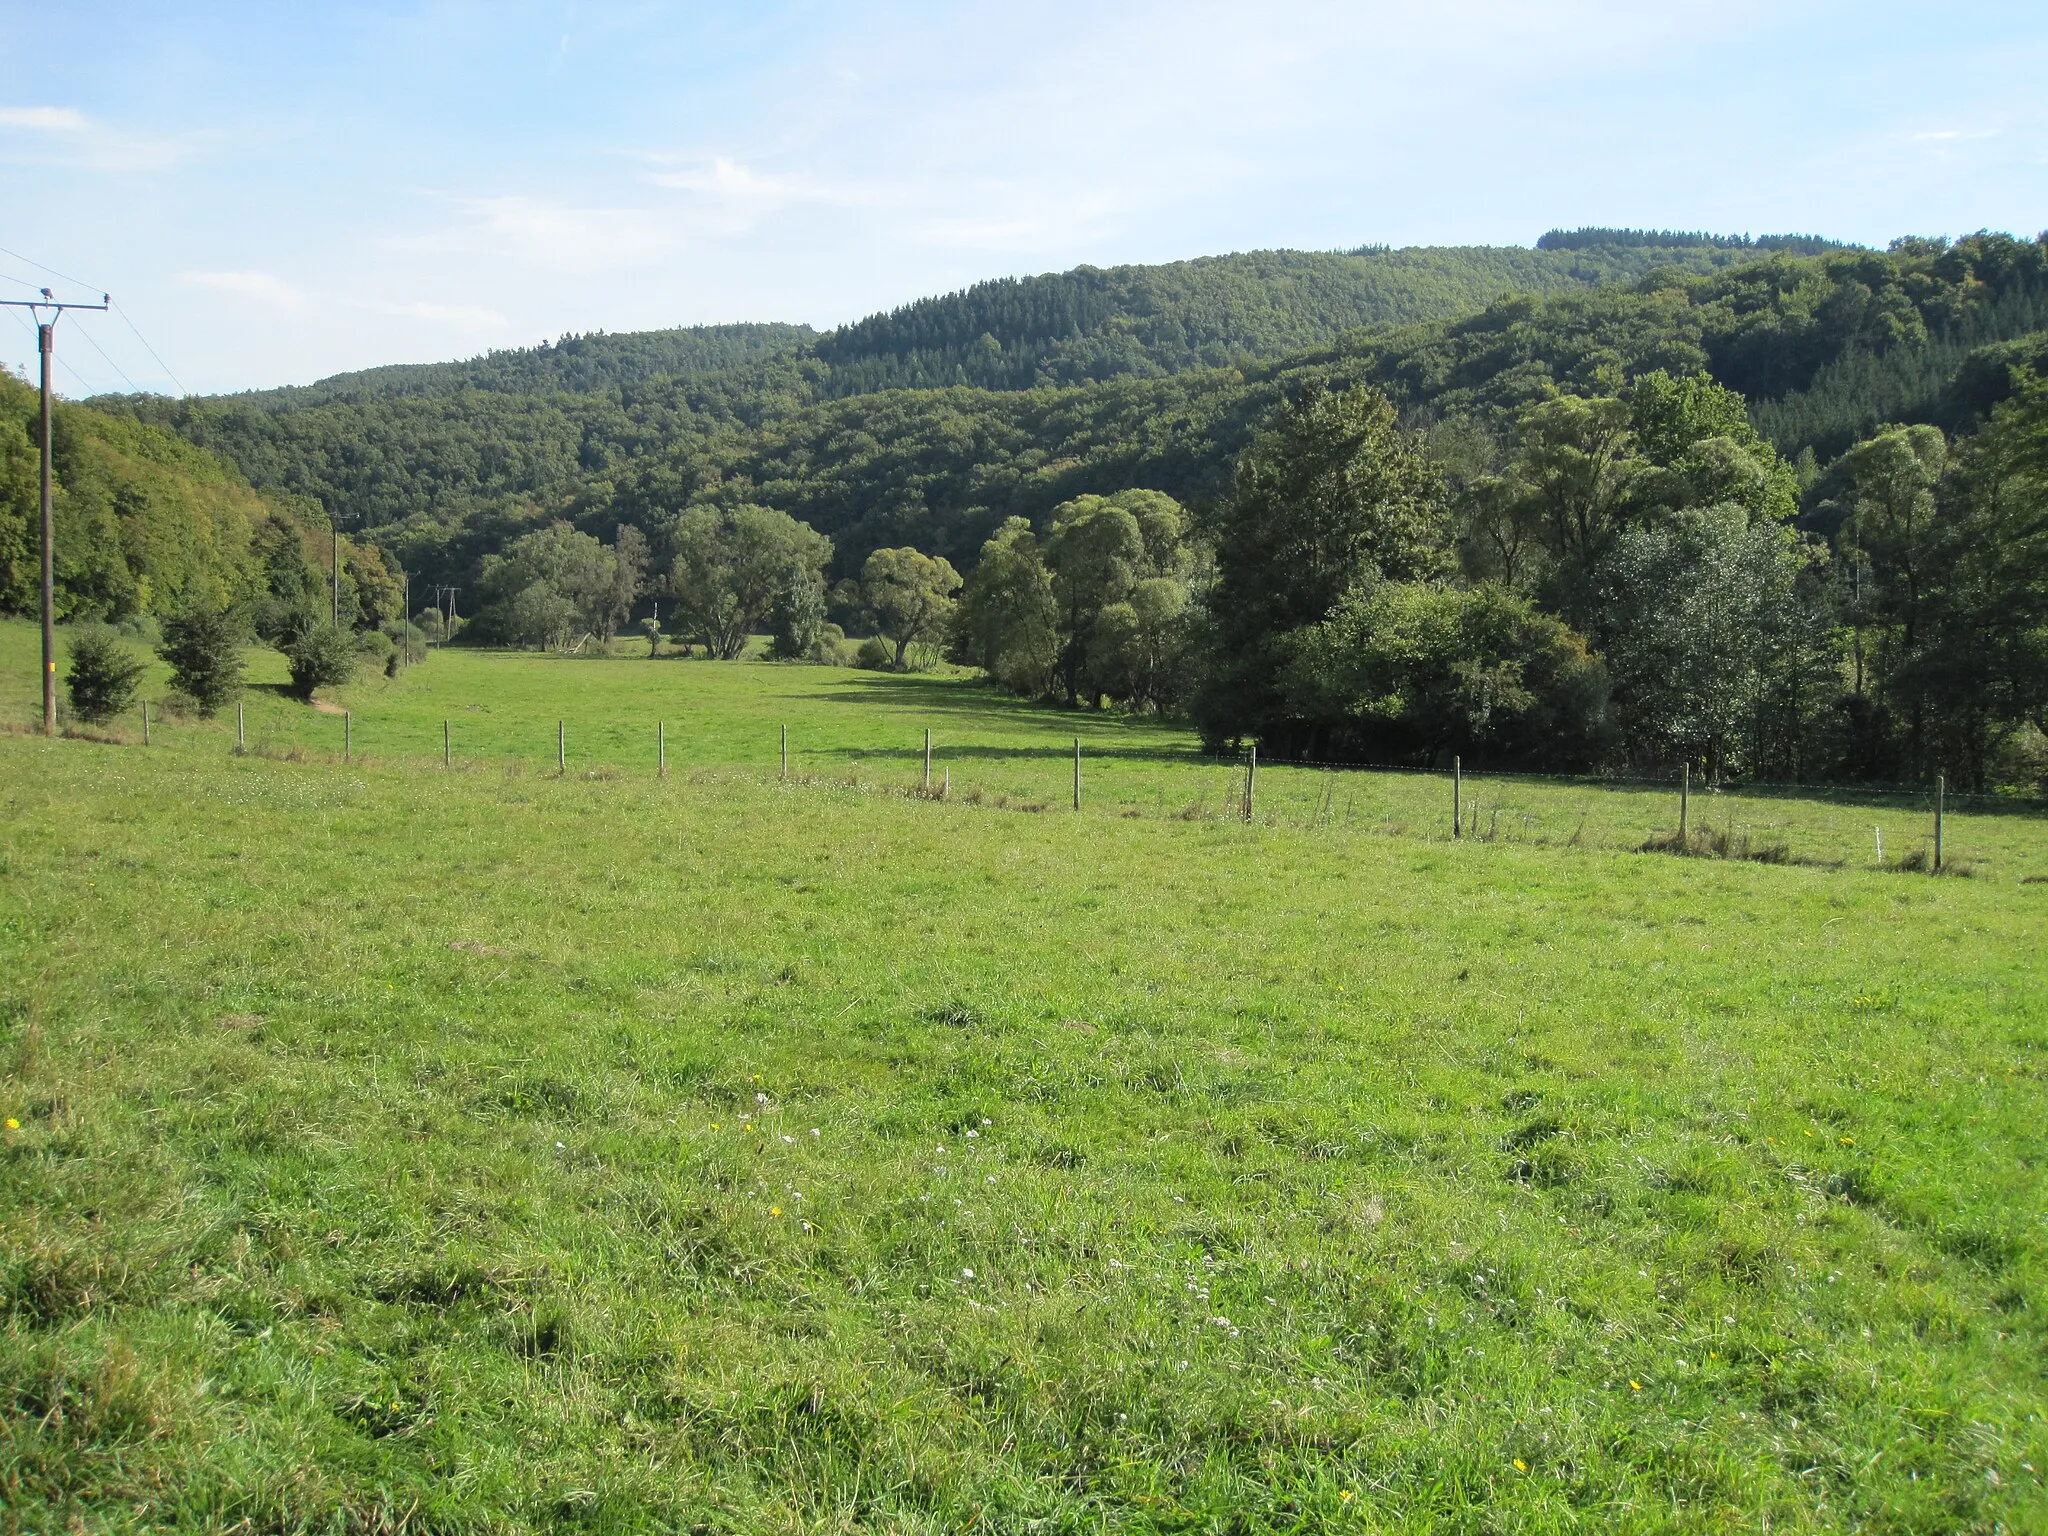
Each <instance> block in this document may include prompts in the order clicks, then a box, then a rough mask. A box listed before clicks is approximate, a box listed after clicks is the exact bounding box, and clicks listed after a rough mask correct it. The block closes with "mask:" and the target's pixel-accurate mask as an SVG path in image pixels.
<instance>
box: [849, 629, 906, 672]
mask: <svg viewBox="0 0 2048 1536" xmlns="http://www.w3.org/2000/svg"><path fill="white" fill-rule="evenodd" d="M853 664H854V665H855V666H856V667H865V668H866V669H867V670H868V671H870V672H894V671H895V670H896V648H895V647H894V646H892V645H891V644H889V642H888V641H886V640H884V639H883V638H882V637H881V636H880V635H873V636H870V637H869V638H868V639H866V640H863V641H861V643H860V649H859V650H858V651H856V652H854V655H853Z"/></svg>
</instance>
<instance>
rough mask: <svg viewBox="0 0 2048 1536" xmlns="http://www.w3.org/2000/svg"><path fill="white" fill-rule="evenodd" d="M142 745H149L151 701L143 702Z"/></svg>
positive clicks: (145, 700)
mask: <svg viewBox="0 0 2048 1536" xmlns="http://www.w3.org/2000/svg"><path fill="white" fill-rule="evenodd" d="M142 744H143V745H144V746H145V747H146V746H148V745H149V700H147V699H144V700H143V701H142Z"/></svg>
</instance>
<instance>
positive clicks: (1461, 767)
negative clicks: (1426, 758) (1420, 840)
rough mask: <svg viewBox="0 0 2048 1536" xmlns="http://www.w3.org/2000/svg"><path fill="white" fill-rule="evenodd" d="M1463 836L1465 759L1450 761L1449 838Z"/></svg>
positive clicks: (1458, 758) (1459, 758)
mask: <svg viewBox="0 0 2048 1536" xmlns="http://www.w3.org/2000/svg"><path fill="white" fill-rule="evenodd" d="M1464 835H1465V759H1464V758H1462V757H1454V758H1452V759H1451V836H1452V837H1454V838H1459V837H1463V836H1464Z"/></svg>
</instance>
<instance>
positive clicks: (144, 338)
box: [107, 299, 192, 395]
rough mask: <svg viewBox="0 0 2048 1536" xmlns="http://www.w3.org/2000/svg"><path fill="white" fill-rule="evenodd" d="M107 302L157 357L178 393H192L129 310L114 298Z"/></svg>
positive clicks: (157, 362)
mask: <svg viewBox="0 0 2048 1536" xmlns="http://www.w3.org/2000/svg"><path fill="white" fill-rule="evenodd" d="M107 302H108V303H109V304H113V309H114V313H115V314H117V315H119V316H120V317H121V323H122V324H123V325H125V326H127V327H128V329H129V330H131V331H133V332H134V333H135V339H136V340H137V341H139V342H141V343H142V350H143V351H145V352H147V353H148V354H149V355H150V356H151V357H154V358H156V365H157V367H159V368H161V369H163V371H164V377H165V378H167V379H169V380H170V381H171V382H172V383H173V384H175V385H177V387H178V393H179V394H181V395H189V394H191V393H192V391H191V390H189V389H187V388H186V387H185V381H184V380H183V379H181V378H179V377H178V376H177V375H176V374H175V373H172V372H171V365H170V364H169V363H167V362H165V361H164V360H163V357H162V356H161V355H160V354H159V353H158V352H157V349H156V348H155V347H152V346H151V345H150V344H149V338H148V337H147V336H145V335H143V334H142V328H141V327H140V326H138V325H137V324H136V323H135V322H134V321H133V320H131V319H129V318H128V311H127V310H125V309H123V308H122V307H121V306H120V305H118V304H114V301H113V300H112V299H109V300H108V301H107Z"/></svg>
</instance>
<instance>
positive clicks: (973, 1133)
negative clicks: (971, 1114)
mask: <svg viewBox="0 0 2048 1536" xmlns="http://www.w3.org/2000/svg"><path fill="white" fill-rule="evenodd" d="M980 1134H981V1132H979V1131H969V1132H968V1133H967V1139H968V1140H969V1141H972V1140H974V1138H975V1137H977V1136H979V1135H980Z"/></svg>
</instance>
